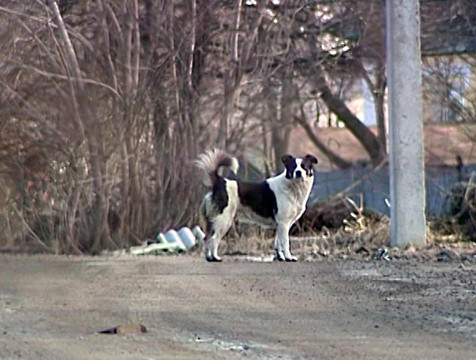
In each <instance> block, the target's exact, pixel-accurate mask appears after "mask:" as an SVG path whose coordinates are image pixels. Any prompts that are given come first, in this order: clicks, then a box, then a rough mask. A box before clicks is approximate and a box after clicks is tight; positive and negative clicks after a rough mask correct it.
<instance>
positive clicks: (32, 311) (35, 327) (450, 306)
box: [0, 255, 476, 360]
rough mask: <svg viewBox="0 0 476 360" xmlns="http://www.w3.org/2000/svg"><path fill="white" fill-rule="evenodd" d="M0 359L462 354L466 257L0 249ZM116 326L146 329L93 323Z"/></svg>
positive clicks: (475, 299)
mask: <svg viewBox="0 0 476 360" xmlns="http://www.w3.org/2000/svg"><path fill="white" fill-rule="evenodd" d="M0 274H1V275H0V359H20V358H21V359H48V360H49V359H61V360H64V359H97V360H102V359H241V358H249V359H363V358H365V359H474V358H475V354H476V277H475V274H476V264H475V263H474V262H461V261H440V262H438V261H436V260H434V259H433V260H431V261H428V260H426V261H423V260H422V259H394V260H391V261H383V260H380V261H377V260H371V259H347V260H342V259H327V258H322V259H318V260H314V261H308V262H306V261H301V262H298V263H277V262H273V263H266V262H254V261H247V260H245V258H237V257H226V258H225V261H224V262H223V263H221V264H213V263H206V262H205V261H204V260H202V259H201V258H198V257H196V256H187V255H185V256H169V257H136V258H134V257H131V256H128V255H123V256H118V257H66V256H47V255H34V256H27V255H0ZM119 324H143V325H145V326H146V328H147V330H148V331H147V333H144V334H127V335H104V334H99V333H98V331H100V330H104V329H107V328H110V327H113V326H116V325H119Z"/></svg>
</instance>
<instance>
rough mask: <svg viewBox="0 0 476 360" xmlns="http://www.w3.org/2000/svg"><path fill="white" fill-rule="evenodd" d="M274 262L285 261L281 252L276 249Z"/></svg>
mask: <svg viewBox="0 0 476 360" xmlns="http://www.w3.org/2000/svg"><path fill="white" fill-rule="evenodd" d="M274 259H275V260H278V261H284V260H286V258H285V257H284V254H283V252H282V251H279V250H278V249H276V255H275V257H274Z"/></svg>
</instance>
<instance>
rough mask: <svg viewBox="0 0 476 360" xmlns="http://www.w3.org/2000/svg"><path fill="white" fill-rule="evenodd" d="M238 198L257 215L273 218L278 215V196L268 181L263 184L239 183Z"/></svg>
mask: <svg viewBox="0 0 476 360" xmlns="http://www.w3.org/2000/svg"><path fill="white" fill-rule="evenodd" d="M238 196H239V197H240V202H241V204H242V205H244V206H248V207H250V208H251V209H252V210H253V211H254V212H255V213H256V214H258V215H260V216H262V217H264V218H271V219H273V220H274V217H275V216H276V214H277V213H278V203H277V201H276V195H275V194H274V192H273V190H271V188H270V187H269V184H268V183H267V182H266V181H263V182H262V183H247V182H241V181H238Z"/></svg>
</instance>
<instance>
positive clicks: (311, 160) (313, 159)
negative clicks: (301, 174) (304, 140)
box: [304, 154, 317, 164]
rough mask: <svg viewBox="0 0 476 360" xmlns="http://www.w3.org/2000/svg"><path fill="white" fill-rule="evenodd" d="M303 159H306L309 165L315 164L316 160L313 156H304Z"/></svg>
mask: <svg viewBox="0 0 476 360" xmlns="http://www.w3.org/2000/svg"><path fill="white" fill-rule="evenodd" d="M304 159H306V160H307V161H309V162H310V163H311V164H317V158H316V157H315V156H313V155H309V154H308V155H306V156H305V157H304Z"/></svg>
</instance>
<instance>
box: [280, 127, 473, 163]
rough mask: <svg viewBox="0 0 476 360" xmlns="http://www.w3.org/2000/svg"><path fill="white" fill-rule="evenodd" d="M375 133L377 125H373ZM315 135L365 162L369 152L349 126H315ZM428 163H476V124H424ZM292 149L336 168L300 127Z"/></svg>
mask: <svg viewBox="0 0 476 360" xmlns="http://www.w3.org/2000/svg"><path fill="white" fill-rule="evenodd" d="M370 129H371V130H372V131H373V132H374V133H376V131H377V130H376V128H375V127H371V128H370ZM315 132H316V134H317V135H318V136H319V137H320V138H321V139H322V140H323V142H324V143H326V144H327V145H328V146H329V147H330V148H331V149H333V150H334V151H335V152H336V153H337V154H338V155H339V156H341V157H343V158H344V159H346V160H348V161H350V162H352V163H354V164H356V165H357V164H366V163H368V162H369V157H368V154H367V153H366V152H365V150H364V148H363V147H362V145H361V144H360V143H359V142H358V141H357V139H356V138H355V137H354V136H353V135H352V134H351V133H350V131H349V130H348V129H346V128H333V127H332V128H315ZM424 137H425V145H424V146H425V165H426V166H456V156H457V155H459V156H460V157H461V158H462V160H463V163H464V164H466V165H468V164H476V124H452V125H440V124H431V125H425V127H424ZM289 152H290V153H292V154H297V155H304V154H307V153H310V154H314V155H315V156H317V158H318V159H319V165H318V167H319V169H320V170H322V171H327V170H332V169H336V168H337V167H336V166H335V165H334V164H332V163H331V162H330V161H329V159H328V158H327V157H326V156H325V155H324V154H323V153H322V152H321V151H319V150H318V149H317V148H316V147H315V146H314V144H313V143H312V142H311V141H310V140H309V139H308V137H307V135H306V133H305V132H304V130H303V129H302V128H300V127H297V128H295V129H294V130H293V132H292V134H291V139H290V143H289Z"/></svg>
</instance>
